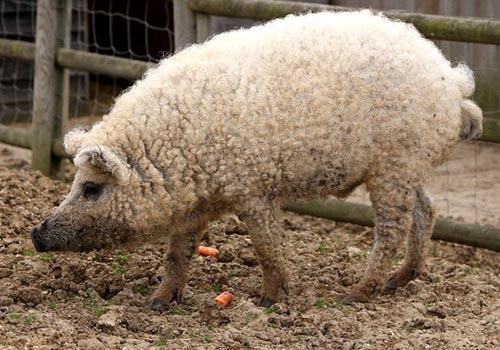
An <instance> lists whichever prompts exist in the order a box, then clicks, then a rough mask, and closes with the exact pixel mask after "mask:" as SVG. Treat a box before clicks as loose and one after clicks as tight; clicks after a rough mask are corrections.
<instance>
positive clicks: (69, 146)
mask: <svg viewBox="0 0 500 350" xmlns="http://www.w3.org/2000/svg"><path fill="white" fill-rule="evenodd" d="M86 134H87V130H84V129H81V128H76V129H73V130H71V131H69V132H68V133H67V134H66V135H65V136H64V149H65V150H66V153H68V154H69V155H70V156H72V157H74V156H75V155H76V153H77V152H78V151H79V150H80V148H81V147H82V143H83V140H84V139H85V136H86Z"/></svg>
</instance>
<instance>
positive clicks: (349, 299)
mask: <svg viewBox="0 0 500 350" xmlns="http://www.w3.org/2000/svg"><path fill="white" fill-rule="evenodd" d="M367 301H368V297H367V296H366V295H362V294H352V293H351V294H349V295H347V296H345V297H343V298H342V299H340V303H342V304H344V305H353V304H354V303H366V302H367Z"/></svg>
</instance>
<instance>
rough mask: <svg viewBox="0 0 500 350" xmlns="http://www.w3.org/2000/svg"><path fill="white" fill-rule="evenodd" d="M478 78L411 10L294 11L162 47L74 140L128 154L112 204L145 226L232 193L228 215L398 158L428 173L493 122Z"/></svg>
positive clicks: (396, 166) (339, 190)
mask: <svg viewBox="0 0 500 350" xmlns="http://www.w3.org/2000/svg"><path fill="white" fill-rule="evenodd" d="M473 90H474V79H473V75H472V72H471V71H470V70H469V69H468V68H467V67H466V66H464V65H459V66H458V67H456V68H453V67H451V65H450V63H449V62H448V61H447V60H446V59H445V58H444V56H443V55H442V54H441V52H440V51H439V49H438V48H436V46H435V45H434V44H433V43H432V42H430V41H428V40H425V39H424V38H422V36H421V35H420V34H419V33H418V32H417V31H416V30H415V29H414V27H413V26H411V25H409V24H405V23H401V22H394V21H390V20H388V19H386V18H385V17H383V16H380V15H374V14H373V13H371V12H369V11H362V12H356V13H320V14H308V15H303V16H288V17H286V18H284V19H278V20H274V21H272V22H269V23H267V24H264V25H261V26H256V27H253V28H250V29H243V30H236V31H232V32H227V33H223V34H220V35H218V36H216V37H214V38H212V39H211V40H209V41H208V42H206V43H204V44H202V45H193V46H191V47H189V48H187V49H185V50H183V51H181V52H179V53H177V54H175V55H174V56H172V57H170V58H167V59H165V60H163V61H161V62H160V64H159V65H158V66H157V67H155V68H154V69H151V70H150V71H148V72H147V74H146V75H145V77H144V78H143V79H142V80H140V81H138V82H137V83H135V85H134V86H132V87H131V88H130V89H128V90H127V91H126V92H124V93H123V94H122V95H121V96H120V97H119V98H118V99H117V100H116V103H115V105H114V107H113V109H112V110H111V112H110V113H109V114H108V115H106V116H105V117H104V119H103V121H102V122H101V123H99V124H98V125H96V126H94V127H93V129H92V130H91V131H89V132H88V133H84V134H82V133H80V132H75V133H73V134H70V135H68V137H67V138H66V140H65V145H66V148H67V150H68V152H70V153H72V154H78V153H79V152H82V151H84V150H86V149H89V148H92V147H95V146H105V147H107V148H108V149H109V150H111V151H112V152H113V153H115V154H116V155H117V156H118V157H120V159H122V160H123V161H124V162H126V163H127V164H128V166H129V169H130V170H131V174H130V176H129V178H128V185H126V186H123V187H122V193H117V194H116V196H115V199H116V201H117V203H118V204H117V205H114V206H113V208H110V210H112V211H116V212H115V213H114V215H112V216H113V217H115V218H116V217H118V218H122V219H123V220H125V221H128V222H133V225H134V226H136V227H137V228H141V229H145V228H147V227H150V226H151V222H156V221H162V220H163V221H165V222H167V221H169V220H168V219H169V218H182V217H185V216H186V215H189V213H190V212H191V211H193V210H194V209H195V208H196V207H197V206H198V205H199V204H200V203H201V202H203V203H212V204H214V205H215V203H223V205H220V206H218V207H217V210H216V211H217V212H216V213H215V214H214V216H217V214H219V212H220V213H222V212H224V211H228V210H233V211H236V212H242V211H246V210H248V209H249V208H248V203H250V202H251V201H250V199H251V198H267V199H268V200H271V201H278V203H279V202H280V201H282V200H285V199H287V198H289V197H317V196H324V195H328V194H331V195H336V196H339V197H344V196H346V195H348V194H349V193H350V192H351V191H352V190H353V189H354V188H355V187H356V186H358V185H360V184H362V183H367V184H368V185H369V184H370V183H371V186H372V187H374V186H377V180H376V179H377V178H379V179H380V178H384V177H387V176H388V174H387V173H388V172H393V175H394V176H395V177H402V178H407V179H408V181H412V182H413V183H415V184H421V183H423V182H425V179H426V176H427V174H428V172H429V170H430V169H431V167H432V166H434V165H436V164H439V163H441V162H442V161H443V160H444V159H446V157H447V155H448V154H449V152H450V149H451V147H452V146H453V145H454V144H455V143H456V141H457V140H458V139H459V134H460V130H461V128H462V126H463V125H464V122H467V121H468V120H469V119H474V118H475V120H476V124H475V128H476V129H475V131H477V128H478V127H480V118H481V116H480V115H478V113H479V114H480V111H479V112H478V109H477V107H476V106H475V105H474V104H472V103H471V102H470V101H468V100H466V99H465V98H466V97H468V96H470V95H471V94H472V92H473ZM464 102H465V103H466V106H467V110H468V111H469V112H468V113H462V106H463V103H464ZM463 114H464V115H465V114H467V116H465V117H464V116H463ZM478 120H479V126H478V125H477V121H478ZM77 158H78V156H77ZM372 200H374V201H377V195H373V196H372ZM137 213H140V214H139V215H138V214H137Z"/></svg>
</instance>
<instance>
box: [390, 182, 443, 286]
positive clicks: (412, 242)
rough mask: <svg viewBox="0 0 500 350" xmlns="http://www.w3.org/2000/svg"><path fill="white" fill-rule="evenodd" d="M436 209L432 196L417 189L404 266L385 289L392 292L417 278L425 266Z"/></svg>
mask: <svg viewBox="0 0 500 350" xmlns="http://www.w3.org/2000/svg"><path fill="white" fill-rule="evenodd" d="M434 222H435V211H434V209H433V207H432V202H431V200H430V198H429V197H428V196H427V195H426V193H425V191H424V190H423V189H422V188H418V189H417V190H416V198H415V208H414V209H413V224H412V227H411V230H410V233H409V234H408V236H407V238H406V254H405V261H404V263H403V266H401V268H400V269H399V270H397V271H396V272H395V273H394V275H393V276H392V277H391V278H390V279H389V280H388V281H387V283H386V284H385V286H384V290H385V291H387V292H392V291H394V290H395V289H396V288H398V287H403V286H405V285H406V284H407V283H408V282H409V281H411V280H413V279H415V278H417V277H418V276H419V275H420V273H422V270H423V269H424V267H425V254H426V250H427V249H426V246H427V244H428V242H429V240H430V238H431V236H432V230H433V228H434Z"/></svg>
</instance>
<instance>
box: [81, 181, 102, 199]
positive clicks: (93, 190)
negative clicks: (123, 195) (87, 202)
mask: <svg viewBox="0 0 500 350" xmlns="http://www.w3.org/2000/svg"><path fill="white" fill-rule="evenodd" d="M101 192H102V185H98V184H95V183H93V182H85V183H84V184H83V196H84V197H85V198H86V199H92V200H96V199H97V198H99V196H100V195H101Z"/></svg>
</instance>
